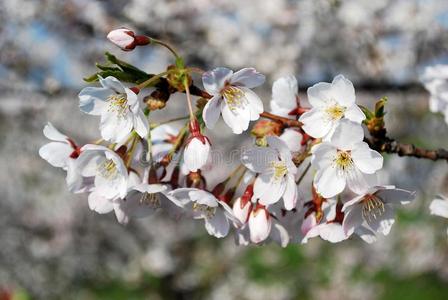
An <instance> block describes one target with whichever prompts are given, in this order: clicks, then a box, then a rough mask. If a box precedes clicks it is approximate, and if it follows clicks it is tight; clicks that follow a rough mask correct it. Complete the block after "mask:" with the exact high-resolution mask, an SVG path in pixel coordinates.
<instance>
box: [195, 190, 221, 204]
mask: <svg viewBox="0 0 448 300" xmlns="http://www.w3.org/2000/svg"><path fill="white" fill-rule="evenodd" d="M188 196H189V197H190V199H191V201H194V202H197V203H198V204H203V205H207V206H210V207H217V206H218V199H216V198H215V196H213V194H211V193H209V192H206V191H203V190H198V189H195V190H193V191H190V192H188Z"/></svg>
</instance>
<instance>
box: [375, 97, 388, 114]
mask: <svg viewBox="0 0 448 300" xmlns="http://www.w3.org/2000/svg"><path fill="white" fill-rule="evenodd" d="M386 103H387V97H383V98H381V99H380V100H378V102H376V104H375V117H377V118H382V117H384V115H385V114H386V112H385V111H384V108H385V106H386Z"/></svg>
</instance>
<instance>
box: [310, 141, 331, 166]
mask: <svg viewBox="0 0 448 300" xmlns="http://www.w3.org/2000/svg"><path fill="white" fill-rule="evenodd" d="M311 153H312V154H313V155H312V156H311V163H312V164H313V166H314V167H315V168H317V169H326V168H329V167H332V165H333V161H334V159H335V157H336V154H337V149H336V148H335V147H334V146H333V145H331V144H330V143H326V142H324V143H321V144H317V145H314V146H313V147H312V148H311Z"/></svg>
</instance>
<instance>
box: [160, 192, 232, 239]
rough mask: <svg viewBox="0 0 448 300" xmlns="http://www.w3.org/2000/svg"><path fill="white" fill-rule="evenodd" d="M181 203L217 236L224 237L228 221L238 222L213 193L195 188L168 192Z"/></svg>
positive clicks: (210, 232)
mask: <svg viewBox="0 0 448 300" xmlns="http://www.w3.org/2000/svg"><path fill="white" fill-rule="evenodd" d="M168 195H169V196H172V197H174V198H175V199H177V200H178V201H179V203H181V205H182V206H183V207H184V208H185V209H186V210H187V211H188V212H189V213H190V214H191V216H192V217H193V218H194V219H203V220H204V222H205V229H206V230H207V232H208V233H209V234H210V235H213V236H215V237H217V238H222V237H225V236H226V235H227V234H228V232H229V228H230V222H229V219H230V221H233V222H238V220H237V219H236V218H235V217H234V216H233V211H232V209H231V208H230V207H229V206H228V205H227V204H226V203H224V202H222V201H220V200H218V199H217V198H216V197H215V196H214V195H213V194H211V193H209V192H207V191H204V190H200V189H196V188H178V189H176V190H173V191H171V192H169V193H168Z"/></svg>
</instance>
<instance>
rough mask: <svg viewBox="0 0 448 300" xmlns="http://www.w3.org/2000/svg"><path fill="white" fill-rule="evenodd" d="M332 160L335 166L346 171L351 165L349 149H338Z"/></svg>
mask: <svg viewBox="0 0 448 300" xmlns="http://www.w3.org/2000/svg"><path fill="white" fill-rule="evenodd" d="M333 161H334V164H335V165H336V167H337V168H338V169H340V170H342V171H347V170H349V169H351V168H352V167H353V159H352V156H351V154H350V151H342V150H338V152H337V154H336V157H335V159H334V160H333Z"/></svg>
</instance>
